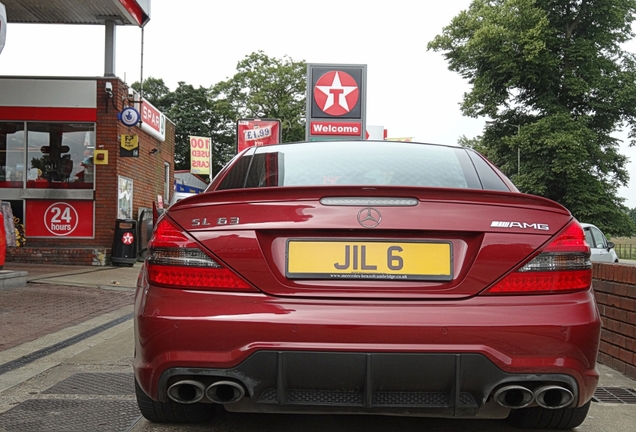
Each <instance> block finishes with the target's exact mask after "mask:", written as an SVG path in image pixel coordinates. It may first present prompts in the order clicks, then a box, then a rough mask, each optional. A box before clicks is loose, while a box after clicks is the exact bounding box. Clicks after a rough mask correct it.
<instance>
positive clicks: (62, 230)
mask: <svg viewBox="0 0 636 432" xmlns="http://www.w3.org/2000/svg"><path fill="white" fill-rule="evenodd" d="M24 219H25V224H24V226H25V229H26V232H25V234H26V236H27V237H67V238H69V237H73V238H93V237H94V228H95V207H94V203H93V201H92V200H86V201H84V200H81V201H80V200H78V201H76V200H68V201H55V200H26V215H25V218H24Z"/></svg>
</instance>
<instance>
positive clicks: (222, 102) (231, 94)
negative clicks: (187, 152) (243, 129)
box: [212, 51, 307, 142]
mask: <svg viewBox="0 0 636 432" xmlns="http://www.w3.org/2000/svg"><path fill="white" fill-rule="evenodd" d="M306 77H307V64H306V63H305V62H304V61H300V62H297V61H294V60H292V59H291V58H289V57H288V56H284V57H283V58H281V59H276V58H271V57H268V56H267V55H265V53H263V52H262V51H258V52H254V53H252V54H250V55H248V56H246V57H245V58H244V59H243V60H241V61H240V62H239V63H238V65H237V73H236V74H235V75H234V76H233V77H232V78H229V79H228V80H226V81H222V82H219V83H218V84H216V85H215V86H214V87H213V88H212V94H213V98H214V100H215V110H216V112H217V113H218V114H219V115H220V116H221V117H222V119H223V123H224V129H225V132H226V134H231V135H232V136H233V137H235V136H236V120H237V119H239V118H275V119H279V120H280V121H281V126H282V140H283V142H293V141H302V140H303V139H304V138H305V110H306V106H305V89H306V85H307V84H306V79H307V78H306ZM235 142H236V141H235Z"/></svg>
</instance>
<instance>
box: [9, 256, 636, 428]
mask: <svg viewBox="0 0 636 432" xmlns="http://www.w3.org/2000/svg"><path fill="white" fill-rule="evenodd" d="M140 267H141V263H137V264H135V265H134V266H133V267H87V266H60V265H43V264H22V263H12V262H8V263H5V270H9V271H15V272H26V273H27V275H26V281H27V282H26V283H25V284H23V285H22V286H19V287H11V288H0V432H5V431H6V432H14V431H17V432H23V431H71V430H78V431H88V430H91V431H96V432H97V431H113V432H150V431H156V432H159V431H171V432H174V431H191V432H194V431H203V430H209V429H210V427H213V428H214V430H216V431H218V432H225V431H228V432H229V431H233V432H234V431H248V430H254V429H258V430H261V431H263V432H267V431H276V432H288V431H289V432H291V431H297V430H304V431H307V432H313V431H322V430H325V429H332V430H338V431H361V430H365V432H375V431H380V430H386V429H387V428H388V429H395V428H399V429H400V430H401V431H403V432H410V431H416V430H422V429H426V430H436V431H439V432H445V431H456V430H464V431H466V432H485V431H488V432H496V431H497V432H498V431H501V432H504V431H511V430H513V429H510V428H509V427H508V426H507V425H506V424H505V422H500V421H490V420H488V421H486V420H446V419H419V420H418V419H412V418H411V419H404V418H390V417H380V418H378V417H373V416H362V417H356V416H327V417H325V416H322V417H321V416H313V415H311V416H299V415H294V416H280V415H278V416H275V415H265V414H253V415H238V414H232V413H224V414H223V415H222V416H221V417H220V418H217V419H215V420H213V425H211V424H203V425H160V424H153V423H150V422H148V421H147V420H145V419H143V418H141V416H140V414H139V411H138V409H137V407H136V402H135V397H134V391H133V389H132V387H131V386H132V384H131V383H132V367H131V360H132V347H133V329H132V311H133V301H134V290H135V286H136V282H137V277H138V275H139V270H140ZM599 371H600V373H601V381H600V385H601V386H602V388H603V389H605V390H608V391H610V392H611V391H613V390H612V389H631V391H634V390H633V389H636V381H633V380H631V379H629V378H627V377H626V376H624V375H622V374H620V373H619V372H617V371H614V370H612V369H611V368H609V367H607V366H605V365H599ZM623 402H624V401H620V400H616V401H613V400H609V401H607V400H606V401H600V400H599V401H595V402H594V403H593V404H592V407H591V409H590V414H589V416H588V417H587V419H586V421H585V422H584V423H583V424H582V425H581V426H580V427H579V428H577V429H576V430H577V431H578V432H632V431H634V430H635V429H634V426H633V425H634V424H636V405H635V404H626V403H623ZM25 425H26V426H25ZM87 425H88V426H87ZM458 428H459V429H458Z"/></svg>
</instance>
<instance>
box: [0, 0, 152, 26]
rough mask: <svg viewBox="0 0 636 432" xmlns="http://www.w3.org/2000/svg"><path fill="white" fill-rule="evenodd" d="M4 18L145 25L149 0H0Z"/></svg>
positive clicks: (20, 20)
mask: <svg viewBox="0 0 636 432" xmlns="http://www.w3.org/2000/svg"><path fill="white" fill-rule="evenodd" d="M0 3H3V4H4V5H5V7H6V9H7V22H9V23H21V24H101V25H103V24H105V23H107V22H113V23H115V24H116V25H135V26H144V25H145V24H146V23H147V22H148V21H149V20H150V0H90V1H86V0H0Z"/></svg>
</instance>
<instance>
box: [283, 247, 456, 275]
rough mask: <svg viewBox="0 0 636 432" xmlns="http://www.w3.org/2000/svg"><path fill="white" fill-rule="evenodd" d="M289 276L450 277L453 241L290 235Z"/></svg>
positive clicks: (286, 254)
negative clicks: (326, 237)
mask: <svg viewBox="0 0 636 432" xmlns="http://www.w3.org/2000/svg"><path fill="white" fill-rule="evenodd" d="M285 276H286V277H287V278H288V279H330V280H396V281H416V280H418V281H449V280H452V279H453V244H452V243H451V242H450V241H438V240H395V241H393V240H377V239H321V240H314V239H288V240H287V244H286V250H285Z"/></svg>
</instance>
